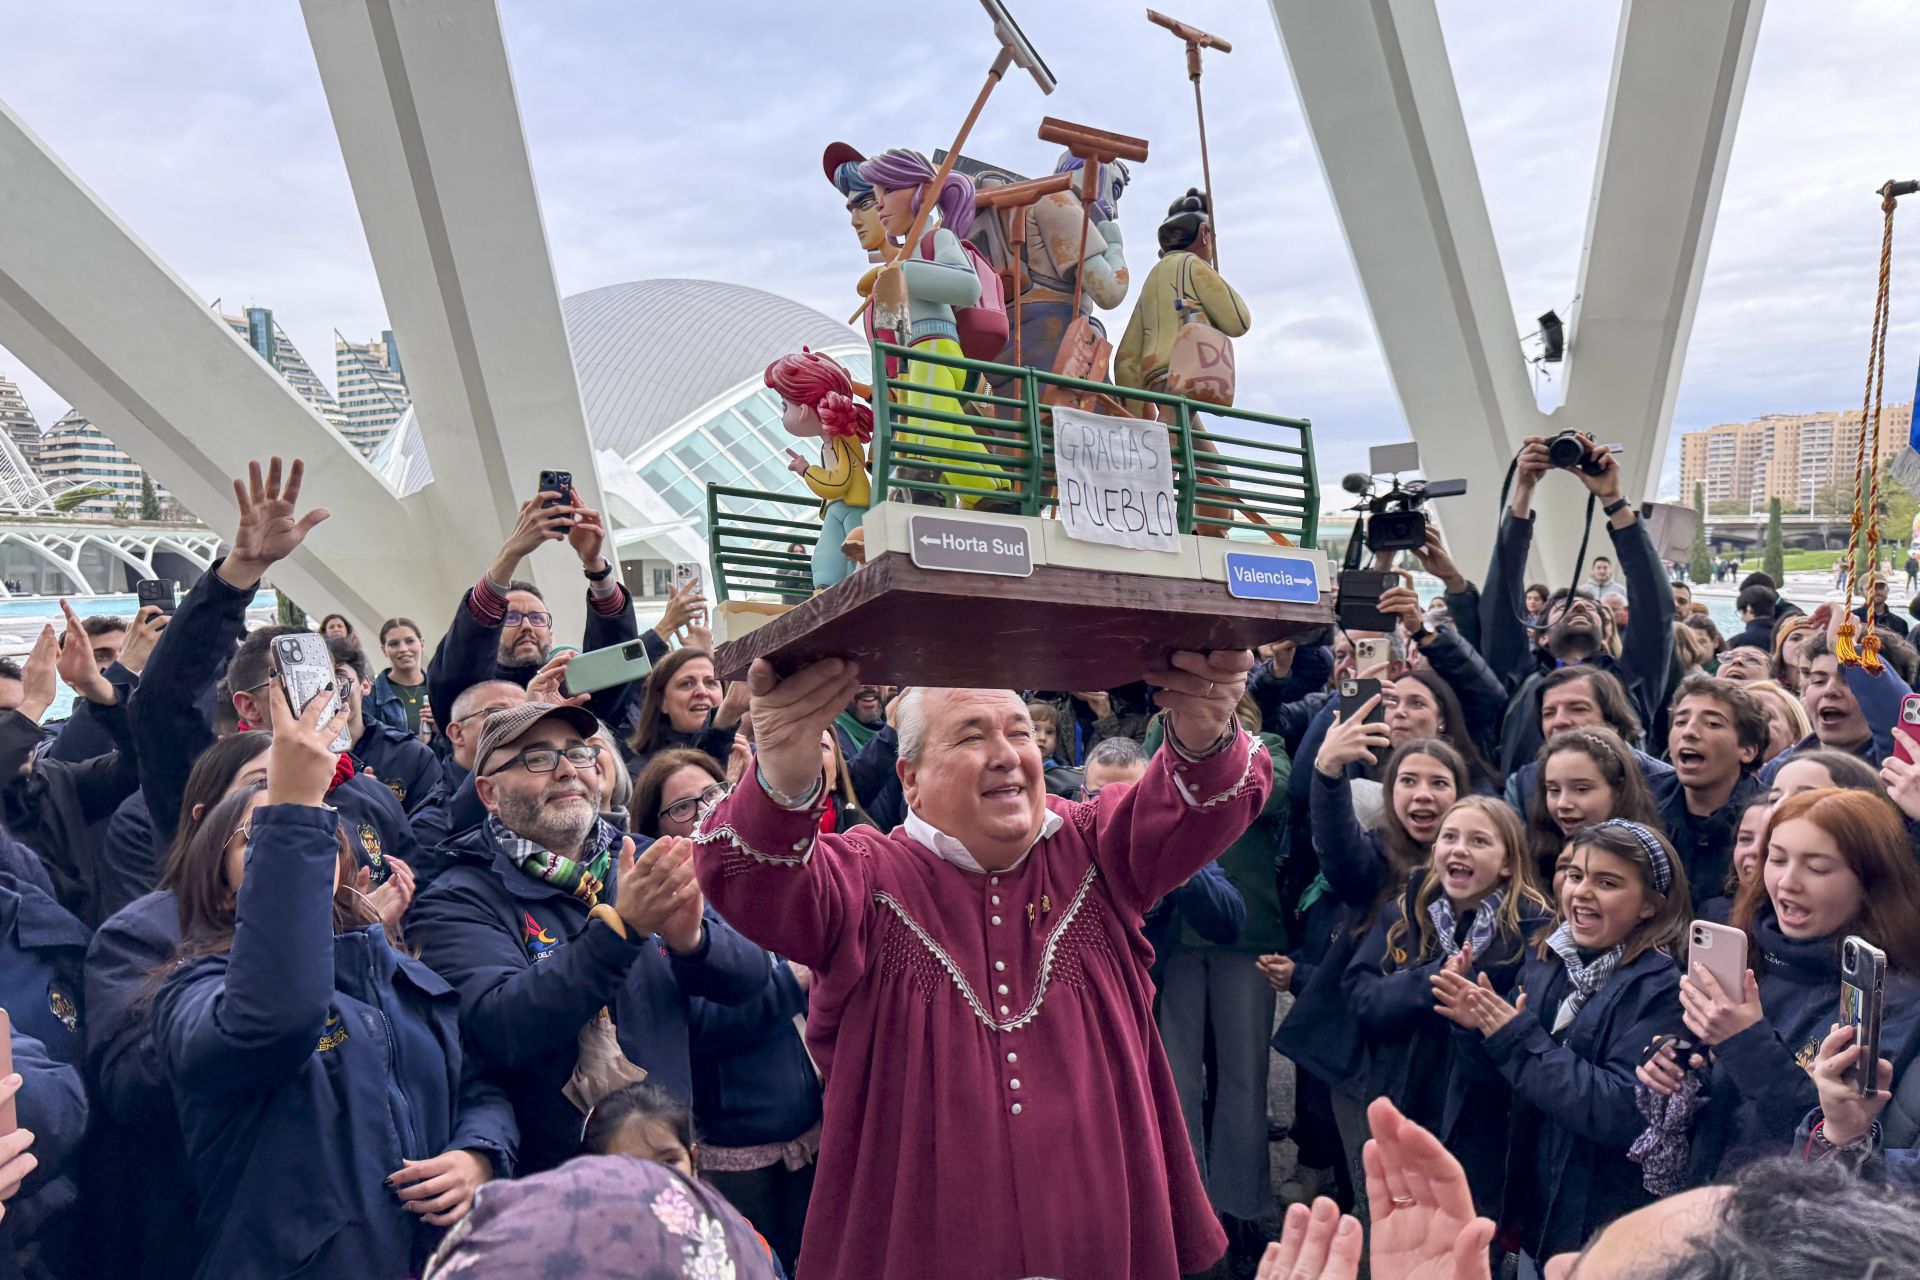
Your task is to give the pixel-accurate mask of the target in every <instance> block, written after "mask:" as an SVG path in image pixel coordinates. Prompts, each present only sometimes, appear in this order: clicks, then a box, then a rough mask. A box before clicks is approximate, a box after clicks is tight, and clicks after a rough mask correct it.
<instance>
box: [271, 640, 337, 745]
mask: <svg viewBox="0 0 1920 1280" xmlns="http://www.w3.org/2000/svg"><path fill="white" fill-rule="evenodd" d="M296 646H297V647H298V651H297V652H295V647H296ZM273 659H274V663H275V665H276V666H278V667H279V668H280V683H281V685H282V687H284V688H285V689H286V691H287V705H288V706H290V707H292V708H293V713H294V714H295V715H296V716H297V715H299V714H300V713H301V712H302V711H304V710H305V709H306V707H307V704H308V703H310V702H312V701H313V699H314V698H315V697H316V696H318V695H319V693H320V691H321V690H323V689H325V688H326V687H327V683H328V681H330V680H332V679H333V655H332V654H330V653H328V652H327V641H326V637H324V636H320V635H316V634H314V633H313V632H311V631H308V632H303V633H301V634H300V635H292V636H281V637H280V638H279V639H277V640H275V641H274V642H273ZM346 696H347V691H346V690H345V689H341V688H338V687H336V688H335V689H334V691H333V707H332V709H331V710H329V711H328V712H327V716H328V717H332V716H334V715H338V714H339V711H340V707H341V705H342V703H343V702H344V701H345V699H346ZM352 745H353V739H352V737H351V736H350V731H349V730H348V729H347V727H346V726H345V725H342V726H341V728H340V733H339V735H338V736H337V737H335V738H334V740H333V741H332V742H331V743H329V744H328V749H329V750H332V751H345V750H346V749H347V748H348V747H351V746H352Z"/></svg>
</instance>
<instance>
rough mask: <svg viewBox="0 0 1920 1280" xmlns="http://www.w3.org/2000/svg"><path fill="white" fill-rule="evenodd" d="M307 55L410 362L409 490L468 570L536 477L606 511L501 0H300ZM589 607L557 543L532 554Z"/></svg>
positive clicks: (574, 616)
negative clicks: (412, 461)
mask: <svg viewBox="0 0 1920 1280" xmlns="http://www.w3.org/2000/svg"><path fill="white" fill-rule="evenodd" d="M301 7H302V9H303V10H304V12H305V14H306V20H307V30H308V33H309V35H310V36H311V38H312V40H313V48H314V56H315V58H316V60H317V61H318V63H319V67H320V78H321V81H322V83H323V84H324V85H325V88H326V93H327V103H328V106H329V109H330V110H331V111H332V113H333V121H334V128H335V131H336V132H337V133H338V135H339V138H340V149H341V152H342V154H343V155H344V156H345V158H346V164H347V175H348V177H349V178H350V179H351V180H352V183H353V192H354V198H355V200H356V201H358V203H359V206H360V216H361V220H362V222H363V223H364V224H365V225H366V229H367V242H368V245H369V246H370V248H371V249H372V251H373V263H374V268H375V270H376V271H377V272H378V274H379V277H380V288H381V292H382V293H383V294H384V296H385V298H386V303H387V314H388V317H389V320H390V322H391V324H392V328H393V330H394V333H395V334H396V335H397V336H398V338H399V341H400V347H401V350H402V351H403V352H405V355H406V363H407V383H408V386H409V388H410V389H411V391H412V393H413V403H414V411H415V413H416V414H417V416H418V418H419V422H420V427H421V432H422V436H423V439H424V441H425V443H426V448H427V454H428V457H429V458H430V459H431V461H432V465H433V475H434V482H433V483H432V484H430V485H428V486H427V487H426V488H424V489H422V490H421V491H420V492H419V493H418V494H416V495H414V498H413V499H411V500H412V501H416V502H419V503H421V504H422V505H423V506H424V507H425V508H426V509H427V511H428V512H429V513H430V518H431V520H432V522H433V525H434V527H435V528H436V529H437V530H438V535H437V536H438V537H439V538H440V539H442V540H443V541H444V542H446V543H447V544H448V545H449V547H450V552H449V554H450V555H451V556H452V557H453V558H454V559H455V560H456V562H457V563H458V565H459V567H460V570H461V574H460V576H461V577H462V579H463V583H462V585H465V582H466V581H470V580H471V579H472V578H473V577H475V576H477V575H478V574H479V573H480V572H481V570H482V569H484V568H485V566H486V564H487V563H488V561H490V560H491V559H492V558H493V553H494V551H495V550H496V549H497V548H498V546H499V545H500V543H501V541H502V540H503V539H504V538H505V537H506V534H507V532H508V531H509V530H510V529H511V528H512V525H513V521H514V515H515V511H516V509H517V507H518V505H519V503H520V502H521V501H523V500H525V499H526V498H527V497H529V496H531V495H532V494H533V492H534V486H535V483H536V481H537V479H538V476H539V473H540V471H541V470H543V469H547V468H553V469H560V470H568V471H571V472H573V475H574V483H575V485H576V487H577V488H578V489H579V491H580V494H581V496H582V497H583V498H585V499H586V500H587V502H588V503H589V504H591V505H593V506H594V507H596V508H599V509H601V510H604V505H603V503H602V502H601V498H600V485H599V481H598V480H597V478H596V477H595V474H594V466H593V451H592V447H591V444H590V441H589V438H588V434H587V425H586V414H585V412H584V410H583V409H582V407H581V402H580V389H579V384H578V381H577V380H576V378H575V375H574V369H573V358H572V355H571V353H570V351H569V349H568V347H567V334H566V326H565V323H564V321H563V320H562V318H561V311H560V296H559V291H558V289H557V287H556V286H555V283H554V276H553V264H552V261H551V259H550V257H549V255H548V252H547V241H546V230H545V227H544V225H543V224H542V221H541V217H540V206H539V201H538V199H537V196H536V194H535V191H534V185H533V172H532V168H531V166H530V164H529V162H528V159H527V150H526V141H525V138H524V136H523V135H522V132H521V127H520V113H519V105H518V102H517V100H516V98H515V95H514V88H513V77H512V73H511V71H510V69H509V67H508V64H507V51H506V44H505V40H504V37H503V35H502V33H501V29H500V17H499V12H498V9H497V8H496V6H495V4H494V3H493V0H302V6H301ZM526 567H527V569H528V570H530V571H531V574H530V576H532V577H533V579H534V580H535V581H536V582H538V583H539V584H540V585H541V587H542V588H543V589H544V590H545V591H546V595H547V599H548V602H549V604H550V605H551V607H552V608H553V610H554V612H555V614H556V615H557V618H558V634H560V635H562V636H572V635H574V634H577V633H578V629H579V626H580V623H581V620H582V619H583V617H584V612H585V606H584V593H583V584H582V582H581V579H580V573H579V564H578V561H577V560H575V559H574V558H573V557H572V555H571V554H570V553H569V552H567V551H566V550H565V549H564V548H554V547H548V548H543V549H542V550H541V551H540V552H539V553H537V554H536V555H535V556H533V557H531V558H530V559H529V560H528V562H527V566H526Z"/></svg>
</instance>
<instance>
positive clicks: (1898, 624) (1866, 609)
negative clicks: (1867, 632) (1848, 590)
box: [1853, 578, 1907, 639]
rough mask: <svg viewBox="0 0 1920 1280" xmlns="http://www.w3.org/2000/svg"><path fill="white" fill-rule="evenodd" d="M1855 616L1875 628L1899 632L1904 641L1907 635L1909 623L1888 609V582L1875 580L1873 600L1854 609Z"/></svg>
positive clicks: (1883, 579) (1881, 579)
mask: <svg viewBox="0 0 1920 1280" xmlns="http://www.w3.org/2000/svg"><path fill="white" fill-rule="evenodd" d="M1853 616H1854V617H1856V618H1858V619H1860V620H1861V621H1862V622H1865V623H1868V624H1870V625H1872V626H1875V627H1885V628H1886V629H1887V630H1889V631H1893V632H1897V633H1898V634H1899V635H1900V637H1901V638H1902V639H1905V638H1906V635H1907V621H1906V619H1905V618H1902V617H1901V616H1900V615H1899V614H1897V613H1895V612H1894V611H1893V610H1891V609H1889V608H1888V607H1887V580H1886V579H1885V578H1875V579H1874V581H1873V599H1872V600H1869V601H1866V602H1865V603H1862V604H1860V605H1858V606H1856V607H1855V608H1854V611H1853Z"/></svg>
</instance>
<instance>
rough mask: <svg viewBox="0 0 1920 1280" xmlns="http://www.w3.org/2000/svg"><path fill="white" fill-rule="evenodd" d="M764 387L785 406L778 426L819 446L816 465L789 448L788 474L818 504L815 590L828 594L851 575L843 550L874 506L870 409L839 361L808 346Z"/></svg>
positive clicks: (773, 370) (773, 367)
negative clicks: (869, 455) (870, 473)
mask: <svg viewBox="0 0 1920 1280" xmlns="http://www.w3.org/2000/svg"><path fill="white" fill-rule="evenodd" d="M766 383H767V385H768V386H769V387H772V388H773V389H774V391H776V392H778V393H779V396H780V399H781V400H782V402H783V403H784V409H783V412H782V413H781V415H780V425H781V426H783V427H785V428H786V430H787V434H788V435H792V436H798V437H800V438H801V439H803V440H806V439H817V440H819V441H820V462H819V465H817V466H816V465H814V464H812V463H810V462H808V461H807V460H806V459H805V458H803V457H801V456H800V455H799V454H797V453H795V452H794V451H793V450H791V449H789V450H787V459H788V462H787V468H788V470H790V471H792V472H794V473H795V474H796V475H798V476H799V477H800V479H801V480H802V481H804V482H805V483H806V486H807V488H808V489H810V490H812V491H813V495H814V496H815V497H817V498H819V499H820V502H821V510H820V515H821V520H822V526H821V530H820V540H819V541H818V542H817V543H815V544H814V548H813V586H814V590H816V591H820V590H824V589H826V588H827V587H830V586H832V585H833V584H834V583H836V582H838V581H840V580H841V579H842V578H844V577H846V576H847V575H848V574H849V573H852V572H853V563H852V561H850V560H849V559H848V558H847V556H846V554H845V553H844V552H842V551H841V545H842V544H843V543H844V542H845V541H846V540H847V538H848V537H849V536H851V535H852V534H853V533H854V532H855V531H856V530H858V529H859V528H860V522H861V520H862V519H863V518H865V516H866V514H867V508H868V507H869V506H871V505H872V502H873V490H872V487H871V486H870V484H869V483H868V481H867V450H866V445H867V442H868V441H870V440H872V439H873V410H872V408H871V407H869V406H868V405H867V404H866V402H865V401H863V400H861V399H860V398H859V397H858V396H857V395H856V394H855V388H854V382H853V379H852V377H850V376H849V375H848V373H847V371H846V369H844V368H842V367H841V365H840V363H839V361H837V360H834V359H832V358H831V357H829V356H823V355H821V354H820V353H819V352H817V351H810V350H808V349H807V348H805V347H802V348H801V349H800V352H799V354H797V355H790V356H781V357H780V358H779V359H778V360H775V361H774V362H773V363H772V364H770V365H768V366H767V373H766Z"/></svg>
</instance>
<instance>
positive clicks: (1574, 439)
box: [1547, 427, 1620, 476]
mask: <svg viewBox="0 0 1920 1280" xmlns="http://www.w3.org/2000/svg"><path fill="white" fill-rule="evenodd" d="M1595 447H1596V446H1595V445H1594V443H1593V440H1592V439H1591V438H1590V437H1587V436H1583V435H1581V434H1580V433H1579V432H1578V431H1575V430H1573V429H1572V428H1571V427H1569V428H1568V429H1567V430H1565V431H1562V432H1560V433H1559V434H1558V435H1555V436H1551V437H1549V438H1548V440H1547V458H1548V459H1549V460H1550V461H1551V462H1552V463H1553V465H1554V466H1556V467H1559V468H1560V469H1561V470H1562V471H1572V470H1574V469H1576V468H1578V469H1579V470H1581V471H1584V472H1586V473H1587V474H1588V475H1590V476H1597V475H1599V474H1600V473H1601V472H1602V471H1604V470H1605V469H1606V468H1604V467H1602V466H1601V465H1600V464H1599V463H1598V462H1597V461H1595V459H1594V456H1593V451H1594V449H1595ZM1607 448H1608V449H1609V450H1611V451H1612V452H1614V453H1619V452H1620V446H1619V445H1617V444H1610V445H1608V446H1607Z"/></svg>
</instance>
